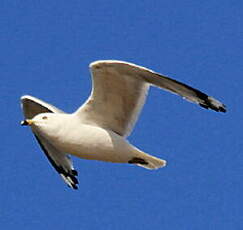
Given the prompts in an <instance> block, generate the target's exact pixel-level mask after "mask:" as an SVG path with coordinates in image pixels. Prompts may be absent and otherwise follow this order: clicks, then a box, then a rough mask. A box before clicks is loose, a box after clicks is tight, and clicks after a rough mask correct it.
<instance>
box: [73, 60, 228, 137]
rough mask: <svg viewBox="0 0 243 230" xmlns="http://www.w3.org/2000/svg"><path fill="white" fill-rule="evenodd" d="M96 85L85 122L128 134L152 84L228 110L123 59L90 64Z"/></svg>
mask: <svg viewBox="0 0 243 230" xmlns="http://www.w3.org/2000/svg"><path fill="white" fill-rule="evenodd" d="M90 70H91V74H92V82H93V88H92V92H91V95H90V97H89V98H88V100H87V101H86V102H85V103H84V105H82V106H81V107H80V108H79V109H78V110H77V111H76V114H77V115H78V116H79V117H81V119H82V121H83V122H86V123H89V124H93V125H97V126H100V127H103V128H106V129H111V130H112V131H114V132H116V133H118V134H119V135H121V136H128V135H129V134H130V132H131V131H132V129H133V127H134V125H135V123H136V121H137V118H138V116H139V113H140V112H141V109H142V107H143V105H144V103H145V100H146V95H147V92H148V89H149V87H150V86H151V85H152V86H156V87H159V88H161V89H164V90H167V91H170V92H172V93H175V94H178V95H180V96H182V97H183V98H184V99H187V100H188V101H190V102H194V103H196V104H199V105H200V106H202V107H203V108H207V109H212V110H215V111H218V112H226V106H225V105H224V104H222V103H221V102H219V101H218V100H216V99H214V98H213V97H210V96H208V95H206V94H205V93H203V92H201V91H199V90H197V89H194V88H192V87H190V86H188V85H186V84H184V83H181V82H179V81H176V80H173V79H171V78H168V77H165V76H162V75H161V74H158V73H155V72H154V71H152V70H149V69H147V68H144V67H141V66H138V65H134V64H131V63H128V62H121V61H115V60H114V61H113V60H107V61H96V62H93V63H91V64H90Z"/></svg>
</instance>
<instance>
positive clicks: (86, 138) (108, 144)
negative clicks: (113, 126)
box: [55, 125, 138, 163]
mask: <svg viewBox="0 0 243 230" xmlns="http://www.w3.org/2000/svg"><path fill="white" fill-rule="evenodd" d="M55 145H57V148H58V149H60V150H61V151H64V152H66V153H70V154H72V155H75V156H77V157H80V158H84V159H90V160H101V161H110V162H120V163H124V162H128V161H129V160H130V159H131V158H132V156H134V153H136V152H137V151H138V150H137V149H136V148H134V147H133V146H132V145H130V144H129V143H128V142H127V141H126V140H125V139H124V138H123V137H121V136H119V135H117V134H116V133H114V132H112V131H109V130H105V129H102V128H99V127H95V126H90V125H80V126H79V127H75V128H73V129H72V130H71V132H70V131H69V133H65V132H63V133H59V134H58V140H57V139H56V140H55Z"/></svg>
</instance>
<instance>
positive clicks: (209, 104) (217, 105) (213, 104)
mask: <svg viewBox="0 0 243 230" xmlns="http://www.w3.org/2000/svg"><path fill="white" fill-rule="evenodd" d="M201 99H203V101H202V102H201V103H199V105H200V106H201V107H203V108H204V109H212V110H214V111H216V112H223V113H225V112H226V111H227V109H226V105H224V104H222V103H221V102H220V101H218V100H216V99H214V98H213V97H209V96H207V97H204V98H201Z"/></svg>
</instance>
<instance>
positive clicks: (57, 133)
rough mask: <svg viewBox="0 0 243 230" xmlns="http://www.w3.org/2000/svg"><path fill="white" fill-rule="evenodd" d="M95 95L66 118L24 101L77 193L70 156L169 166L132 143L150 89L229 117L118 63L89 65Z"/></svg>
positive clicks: (191, 92)
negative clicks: (166, 92)
mask: <svg viewBox="0 0 243 230" xmlns="http://www.w3.org/2000/svg"><path fill="white" fill-rule="evenodd" d="M89 68H90V72H91V76H92V83H93V87H92V92H91V94H90V96H89V98H88V99H87V100H86V102H85V103H84V104H83V105H82V106H81V107H80V108H78V110H77V111H75V112H74V113H71V114H68V113H65V112H63V111H62V110H60V109H58V108H56V107H55V106H53V105H51V104H48V103H46V102H44V101H42V100H40V99H38V98H35V97H33V96H29V95H25V96H22V97H21V106H22V110H23V114H24V117H25V118H24V120H23V121H22V123H21V124H22V125H28V126H30V127H31V130H32V132H33V134H34V136H35V138H36V140H37V142H38V143H39V145H40V147H41V149H42V150H43V152H44V153H45V155H46V157H47V158H48V160H49V161H50V163H51V164H52V166H53V167H54V168H55V170H56V171H57V172H58V173H59V174H60V176H61V177H62V179H63V180H64V182H65V183H66V184H67V185H68V186H69V187H71V188H73V189H77V188H78V179H77V175H78V173H77V171H76V170H75V169H74V167H73V163H72V160H71V158H70V155H74V156H76V157H79V158H83V159H89V160H99V161H106V162H113V163H129V164H133V165H137V166H140V167H144V168H147V169H158V168H161V167H164V166H165V165H166V161H165V160H162V159H159V158H157V157H154V156H151V155H149V154H147V153H145V152H143V151H142V150H140V149H138V148H137V147H135V146H134V145H132V144H131V143H129V142H128V140H127V137H128V136H129V135H130V133H131V132H132V130H133V127H134V125H135V123H136V121H137V119H138V116H139V114H140V112H141V109H142V107H143V105H144V103H145V100H146V96H147V93H148V90H149V88H150V86H155V87H158V88H161V89H164V90H166V91H169V92H171V93H174V94H178V95H180V96H182V97H183V98H184V99H186V100H188V101H190V102H193V103H196V104H198V105H200V106H201V107H203V108H206V109H211V110H215V111H217V112H226V106H225V105H224V104H222V103H221V102H220V101H218V100H216V99H214V98H213V97H210V96H208V95H206V94H205V93H203V92H201V91H199V90H197V89H194V88H192V87H190V86H188V85H186V84H184V83H181V82H179V81H176V80H173V79H171V78H169V77H166V76H163V75H161V74H159V73H156V72H154V71H152V70H150V69H147V68H144V67H141V66H138V65H135V64H132V63H128V62H123V61H116V60H102V61H95V62H92V63H91V64H90V65H89Z"/></svg>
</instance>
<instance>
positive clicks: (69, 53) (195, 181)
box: [0, 0, 243, 230]
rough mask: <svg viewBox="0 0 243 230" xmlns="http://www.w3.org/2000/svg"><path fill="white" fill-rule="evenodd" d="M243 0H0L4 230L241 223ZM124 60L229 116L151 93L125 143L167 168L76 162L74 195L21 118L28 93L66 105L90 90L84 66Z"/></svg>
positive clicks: (0, 208)
mask: <svg viewBox="0 0 243 230" xmlns="http://www.w3.org/2000/svg"><path fill="white" fill-rule="evenodd" d="M242 11H243V6H242V1H240V0H233V1H227V0H221V1H216V0H210V1H209V0H205V1H194V0H186V1H180V0H163V1H141V0H140V1H138V0H134V1H118V0H117V1H110V0H107V1H98V0H91V1H63V0H59V1H56V0H53V1H29V0H26V1H16V0H12V1H5V0H3V1H2V2H1V8H0V34H1V36H0V50H1V52H0V57H1V61H0V65H1V68H0V74H1V84H0V102H1V106H2V109H1V130H0V132H1V140H2V141H1V142H2V144H1V147H0V148H1V162H2V163H1V168H0V175H1V189H0V226H1V228H2V229H8V230H12V229H16V228H18V229H26V230H28V229H35V230H38V229H43V228H45V229H51V228H54V229H59V230H62V229H106V230H107V229H117V230H119V229H126V230H129V229H133V230H134V229H144V230H147V229H163V230H169V229H180V230H184V229H185V230H188V229H197V230H201V229H212V230H215V229H216V230H217V229H220V230H222V229H234V230H237V229H241V228H242V227H241V226H242V225H243V216H242V212H243V210H242V206H243V198H242V192H243V185H242V175H243V154H242V145H243V144H242V143H243V142H242V125H243V122H242V98H243V90H242V74H243V63H242V60H243V52H242V50H243V42H242V34H243V31H242V28H243V23H242ZM99 59H118V60H123V61H130V62H134V63H136V64H139V65H142V66H145V67H148V68H151V69H153V70H155V71H157V72H160V73H163V74H165V75H168V76H171V77H173V78H175V79H177V80H180V81H182V82H184V83H187V84H189V85H191V86H193V87H196V88H199V89H200V90H202V91H204V92H206V93H208V94H209V95H211V96H214V97H216V98H217V99H219V100H221V101H222V102H224V103H225V104H226V105H227V106H228V112H227V113H226V114H219V113H216V112H213V111H207V110H204V109H202V108H200V107H198V106H196V105H194V104H191V103H188V102H186V101H184V100H182V99H181V98H179V97H176V96H174V95H171V94H169V93H167V92H164V91H161V90H158V89H155V88H153V89H151V90H150V94H149V97H148V100H147V103H146V105H145V107H144V110H143V112H142V114H141V116H140V119H139V121H138V123H137V125H136V127H135V129H134V132H133V134H132V135H131V136H130V137H129V140H130V142H131V143H133V144H134V145H136V146H138V147H139V148H141V149H143V150H144V151H146V152H148V153H151V154H153V155H155V156H158V157H161V158H162V159H166V160H167V161H168V166H167V167H166V168H163V169H160V170H157V171H148V170H145V169H142V168H139V167H134V166H129V165H120V164H109V163H103V162H95V161H86V160H82V159H77V158H74V159H73V160H74V164H75V167H76V169H77V170H78V171H79V181H80V186H79V190H78V191H73V190H71V189H69V188H68V187H67V186H66V185H65V184H64V183H63V181H62V180H61V179H60V178H59V176H58V175H57V174H56V172H55V171H54V170H53V169H52V167H51V166H50V165H49V162H48V161H47V159H46V158H45V156H44V154H43V153H42V151H41V150H40V148H39V146H38V145H37V143H36V142H35V140H34V138H33V136H32V134H31V132H30V130H29V129H28V128H23V127H21V126H20V125H19V122H20V121H21V119H22V118H23V116H22V112H21V109H20V105H19V97H20V96H22V95H24V94H30V95H33V96H36V97H39V98H41V99H43V100H45V101H47V102H49V103H52V104H54V105H56V106H57V107H59V108H61V109H63V110H64V111H67V112H72V111H74V110H75V109H77V108H78V107H79V106H80V104H81V103H82V102H84V101H85V99H86V98H87V96H88V95H89V93H90V87H91V81H90V76H89V70H88V64H89V63H90V62H92V61H95V60H99Z"/></svg>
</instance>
